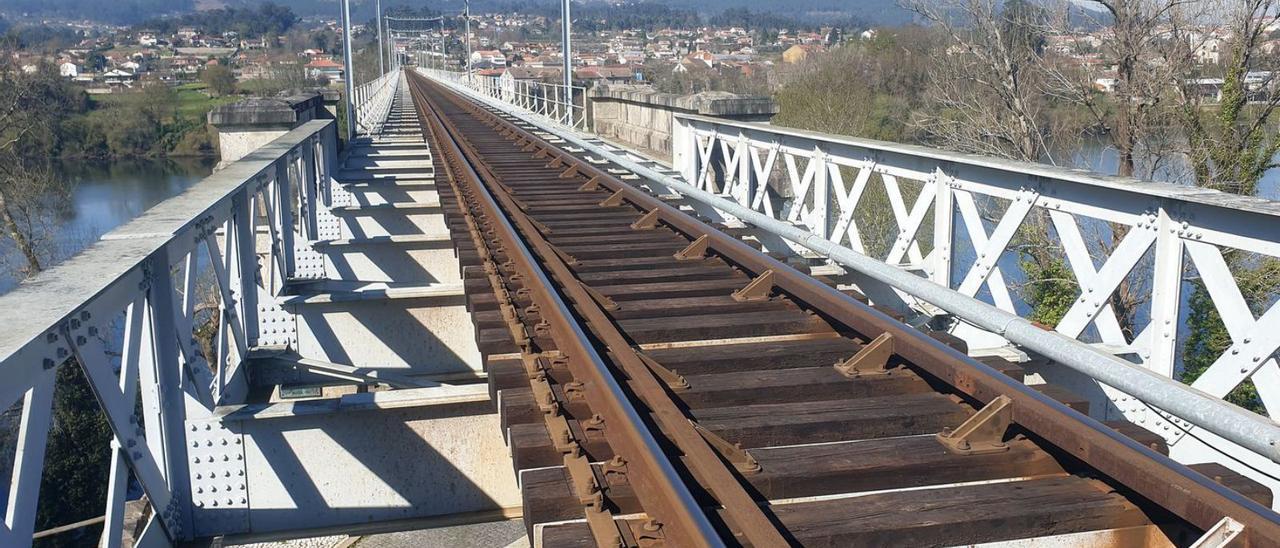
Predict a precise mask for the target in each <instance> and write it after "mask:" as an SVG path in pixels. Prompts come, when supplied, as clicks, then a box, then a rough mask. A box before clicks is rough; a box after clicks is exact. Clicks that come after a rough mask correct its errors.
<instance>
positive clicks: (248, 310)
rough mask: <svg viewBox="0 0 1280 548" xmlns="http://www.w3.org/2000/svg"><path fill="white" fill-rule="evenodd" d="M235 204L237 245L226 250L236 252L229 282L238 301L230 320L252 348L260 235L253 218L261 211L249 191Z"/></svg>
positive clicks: (256, 312) (255, 330) (241, 192)
mask: <svg viewBox="0 0 1280 548" xmlns="http://www.w3.org/2000/svg"><path fill="white" fill-rule="evenodd" d="M232 203H233V205H232V210H231V211H232V213H231V215H232V217H233V219H234V221H233V225H234V230H235V246H234V247H232V246H231V245H230V244H228V246H227V250H226V251H224V253H228V254H230V253H233V252H234V253H235V269H234V270H232V271H231V272H230V273H229V276H228V277H229V278H231V279H229V280H228V281H229V282H230V283H231V287H233V288H234V289H233V291H234V292H235V298H236V300H237V302H236V303H233V304H232V306H231V310H234V311H235V313H236V317H235V318H231V319H230V321H233V322H239V323H240V325H241V326H242V327H243V328H244V335H245V345H246V346H248V347H250V348H252V347H253V346H255V345H257V344H258V279H257V278H258V254H257V253H256V251H255V250H254V247H255V244H256V243H257V240H256V238H257V235H256V234H254V229H253V216H254V215H257V211H254V208H253V206H252V203H253V201H252V200H251V199H250V193H249V191H248V189H247V188H246V189H243V190H241V191H240V192H238V193H237V196H236V197H235V198H234V199H233V200H232ZM233 249H234V251H232V250H233ZM240 358H241V359H243V358H244V357H243V356H241V357H240Z"/></svg>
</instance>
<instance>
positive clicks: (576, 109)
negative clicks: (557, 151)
mask: <svg viewBox="0 0 1280 548" xmlns="http://www.w3.org/2000/svg"><path fill="white" fill-rule="evenodd" d="M418 72H419V73H421V74H424V75H426V76H430V77H431V78H433V79H435V80H439V81H447V82H452V83H454V84H459V85H465V86H467V87H468V88H470V89H471V90H473V91H476V92H478V93H481V94H483V95H485V96H487V97H492V98H494V99H498V100H500V101H503V102H506V103H507V104H510V105H512V106H514V107H516V108H519V109H521V110H524V111H525V112H527V113H529V114H534V115H537V116H540V117H542V118H545V119H546V120H547V121H549V122H553V123H556V124H559V125H562V126H565V127H570V128H573V129H577V130H583V131H586V130H587V129H588V127H589V125H590V120H588V119H587V109H586V100H587V90H586V88H584V87H580V86H571V87H568V88H566V87H565V85H564V84H553V83H548V82H541V81H536V80H516V79H511V78H502V77H496V76H481V75H479V74H471V75H468V74H467V73H465V72H455V71H450V70H442V69H434V68H419V69H418Z"/></svg>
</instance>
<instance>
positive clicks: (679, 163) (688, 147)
mask: <svg viewBox="0 0 1280 548" xmlns="http://www.w3.org/2000/svg"><path fill="white" fill-rule="evenodd" d="M672 126H673V127H672V128H671V167H672V168H674V169H675V170H676V172H678V173H680V176H681V177H684V180H685V182H687V183H689V184H691V185H695V186H696V185H697V184H698V183H697V181H698V139H697V134H695V133H694V131H693V122H691V121H689V120H686V119H684V118H681V117H679V116H673V117H672Z"/></svg>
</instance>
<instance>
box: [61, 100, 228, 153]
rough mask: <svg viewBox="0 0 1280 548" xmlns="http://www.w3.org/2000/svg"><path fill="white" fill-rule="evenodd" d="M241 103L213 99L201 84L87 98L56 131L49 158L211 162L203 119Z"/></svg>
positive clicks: (210, 138) (212, 142)
mask: <svg viewBox="0 0 1280 548" xmlns="http://www.w3.org/2000/svg"><path fill="white" fill-rule="evenodd" d="M240 99H241V97H239V96H236V95H226V96H217V97H215V96H213V95H211V94H209V93H208V92H207V89H206V86H205V85H204V84H202V83H192V84H184V85H181V86H176V87H169V86H146V87H144V88H142V89H139V90H131V91H125V92H120V93H112V94H105V95H89V96H87V98H86V101H85V105H84V107H85V108H84V109H83V110H82V111H81V112H78V113H75V114H72V115H70V116H68V117H67V118H66V119H65V120H63V121H62V123H61V124H60V125H59V127H58V128H57V143H56V147H55V150H54V156H56V157H58V158H63V159H84V158H93V159H108V158H114V159H118V158H159V157H216V155H217V142H216V137H215V136H214V135H213V134H212V133H211V132H210V131H209V129H208V124H207V123H206V121H205V117H206V115H207V114H208V112H209V110H211V109H212V108H214V107H216V106H218V105H221V104H225V103H231V102H235V101H238V100H240Z"/></svg>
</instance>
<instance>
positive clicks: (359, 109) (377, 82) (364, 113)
mask: <svg viewBox="0 0 1280 548" xmlns="http://www.w3.org/2000/svg"><path fill="white" fill-rule="evenodd" d="M401 74H402V73H401V71H399V70H393V71H390V72H387V73H385V74H383V75H382V76H379V77H377V78H374V79H373V80H370V81H368V82H365V83H363V84H360V85H359V86H356V88H355V90H354V91H353V92H352V93H353V97H352V98H353V99H354V105H355V113H356V121H357V126H356V127H357V133H359V134H362V135H376V134H378V133H380V132H381V131H382V125H383V124H384V123H385V122H386V120H387V114H389V113H390V112H391V103H392V101H393V100H394V99H395V95H396V89H398V88H399V86H400V78H401Z"/></svg>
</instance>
